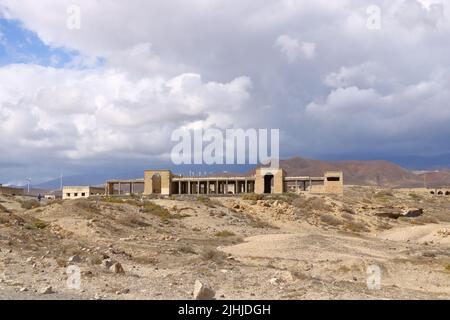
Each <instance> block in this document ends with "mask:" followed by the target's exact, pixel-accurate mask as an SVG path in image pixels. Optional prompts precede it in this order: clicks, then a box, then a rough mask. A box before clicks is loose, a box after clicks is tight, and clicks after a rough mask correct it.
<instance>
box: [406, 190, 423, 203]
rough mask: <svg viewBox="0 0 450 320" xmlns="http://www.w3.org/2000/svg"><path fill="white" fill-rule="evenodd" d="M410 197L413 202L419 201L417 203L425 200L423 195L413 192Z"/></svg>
mask: <svg viewBox="0 0 450 320" xmlns="http://www.w3.org/2000/svg"><path fill="white" fill-rule="evenodd" d="M409 196H410V197H411V198H412V199H413V200H417V201H419V200H422V199H423V197H422V196H421V195H419V194H417V193H415V192H411V193H410V194H409Z"/></svg>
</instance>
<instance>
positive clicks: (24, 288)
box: [20, 287, 28, 292]
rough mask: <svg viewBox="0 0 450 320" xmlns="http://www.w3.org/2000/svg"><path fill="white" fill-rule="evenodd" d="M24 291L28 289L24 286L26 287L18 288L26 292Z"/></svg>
mask: <svg viewBox="0 0 450 320" xmlns="http://www.w3.org/2000/svg"><path fill="white" fill-rule="evenodd" d="M26 291H28V288H26V287H23V288H20V292H26Z"/></svg>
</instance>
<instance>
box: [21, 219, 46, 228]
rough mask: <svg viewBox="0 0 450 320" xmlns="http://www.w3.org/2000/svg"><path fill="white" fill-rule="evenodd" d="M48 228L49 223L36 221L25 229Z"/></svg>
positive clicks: (26, 225)
mask: <svg viewBox="0 0 450 320" xmlns="http://www.w3.org/2000/svg"><path fill="white" fill-rule="evenodd" d="M46 227H47V223H45V222H44V221H42V220H39V219H35V220H33V221H31V222H28V223H26V224H25V229H28V230H36V229H45V228H46Z"/></svg>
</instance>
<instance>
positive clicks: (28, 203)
mask: <svg viewBox="0 0 450 320" xmlns="http://www.w3.org/2000/svg"><path fill="white" fill-rule="evenodd" d="M20 203H21V207H22V209H25V210H31V209H34V208H38V207H40V206H41V204H40V203H39V202H38V201H36V200H22V201H20Z"/></svg>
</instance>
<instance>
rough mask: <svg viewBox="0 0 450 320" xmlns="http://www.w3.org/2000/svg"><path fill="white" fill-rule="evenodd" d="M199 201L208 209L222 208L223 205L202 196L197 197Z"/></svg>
mask: <svg viewBox="0 0 450 320" xmlns="http://www.w3.org/2000/svg"><path fill="white" fill-rule="evenodd" d="M197 201H198V202H200V203H202V204H204V205H205V206H207V207H208V208H216V207H220V206H221V203H220V202H219V201H217V200H212V199H211V198H209V197H204V196H200V197H197Z"/></svg>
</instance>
